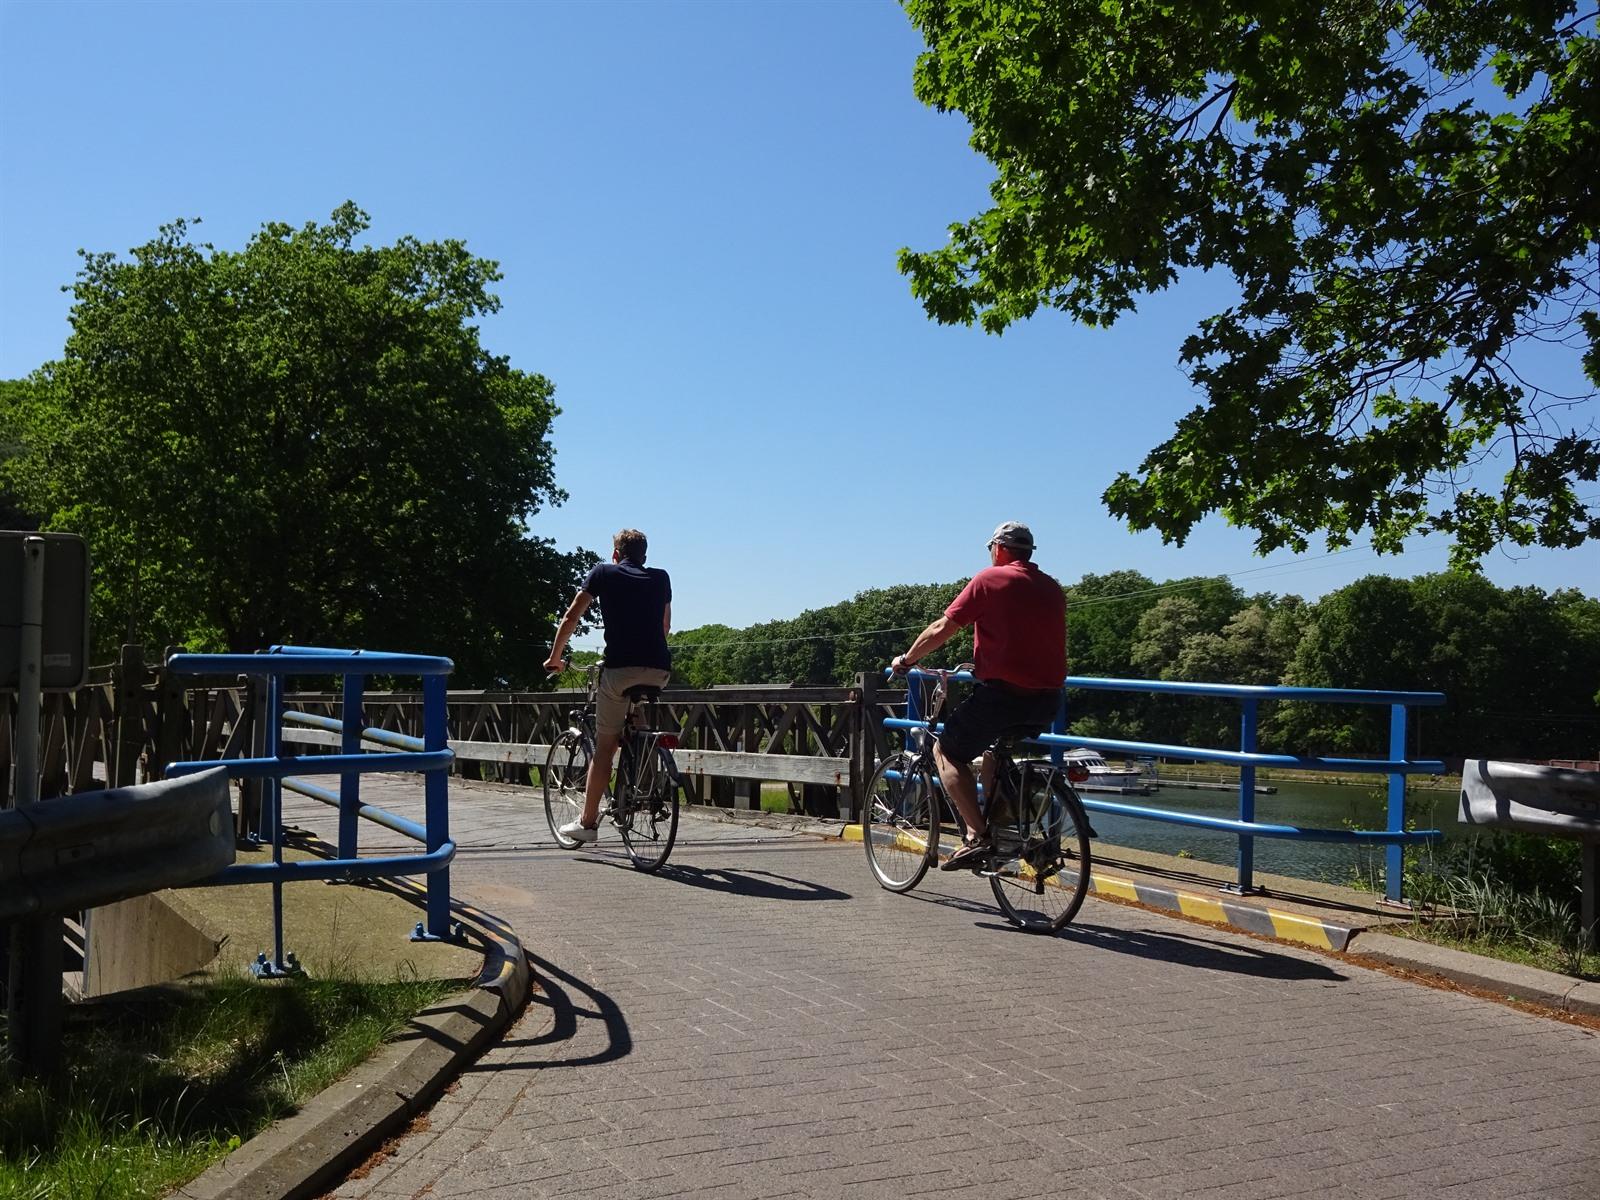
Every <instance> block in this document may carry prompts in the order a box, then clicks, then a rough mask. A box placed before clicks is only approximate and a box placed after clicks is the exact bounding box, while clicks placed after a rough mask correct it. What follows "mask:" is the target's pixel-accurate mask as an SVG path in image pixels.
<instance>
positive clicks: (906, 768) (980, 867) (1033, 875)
mask: <svg viewBox="0 0 1600 1200" xmlns="http://www.w3.org/2000/svg"><path fill="white" fill-rule="evenodd" d="M970 670H972V664H971V663H963V664H962V665H961V666H959V667H957V668H956V669H955V670H954V671H941V670H933V669H929V668H926V667H919V668H917V669H916V672H915V674H918V675H921V676H923V677H925V678H931V679H933V680H934V681H935V682H934V687H933V694H932V697H931V699H930V701H929V704H928V708H927V711H928V713H929V714H930V716H929V720H928V727H927V728H926V729H913V730H911V731H910V733H909V740H910V741H911V742H912V743H913V744H914V745H915V746H916V750H915V752H912V751H910V750H901V751H898V752H897V753H895V754H891V755H890V756H889V757H888V758H886V759H884V761H883V762H882V763H880V764H879V765H878V769H877V770H876V771H875V772H874V773H873V776H872V780H871V782H870V783H869V784H868V785H867V794H866V796H865V797H864V798H863V801H862V806H861V840H862V842H863V843H864V844H865V846H866V852H867V864H868V866H869V867H870V868H871V870H872V874H873V876H874V877H875V878H876V879H877V881H878V882H879V884H881V885H882V886H883V887H885V888H887V889H888V890H889V891H891V892H909V891H910V890H911V889H912V888H914V887H916V886H917V884H918V883H920V882H921V881H922V877H923V876H924V875H925V874H927V871H928V868H929V867H930V866H932V865H933V864H934V863H935V862H937V861H938V859H939V834H940V831H941V829H942V828H943V827H944V825H945V824H953V825H954V827H955V830H956V832H957V834H958V836H962V837H964V836H965V834H966V826H965V823H964V822H963V821H962V820H961V815H960V814H959V813H958V812H956V811H955V806H954V805H953V804H952V803H951V802H950V798H949V797H948V796H945V795H944V790H943V788H942V786H941V785H940V783H939V771H938V768H937V766H936V765H935V763H934V757H933V747H934V743H935V741H936V740H937V738H938V736H939V735H938V732H937V731H938V728H939V726H940V724H941V723H942V722H943V719H944V712H945V706H946V703H947V701H948V699H949V694H950V681H951V678H952V677H953V676H955V675H957V674H960V673H962V672H966V671H970ZM909 686H912V687H915V686H917V683H916V681H915V679H913V680H912V681H910V683H909ZM1042 730H1043V727H1042V726H1037V725H1034V726H1017V727H1014V728H1012V729H1008V730H1005V731H1003V732H1002V733H1001V735H1000V737H999V738H998V739H997V740H996V742H995V745H994V746H993V747H992V749H991V753H992V754H993V756H994V760H993V761H994V777H993V785H994V786H993V792H994V794H993V795H992V796H984V797H982V799H981V801H980V802H981V803H983V804H984V805H985V814H984V815H985V818H986V820H987V823H988V826H989V831H990V833H991V835H992V837H993V841H994V849H993V850H991V851H990V852H989V853H988V854H987V855H985V856H984V857H983V858H982V859H979V860H977V861H976V862H975V863H974V865H973V868H972V870H973V873H974V874H977V875H982V876H985V877H986V878H987V879H988V880H989V884H990V886H991V887H992V888H993V889H994V898H995V902H996V903H997V904H999V906H1000V911H1001V912H1002V913H1004V914H1005V916H1006V919H1007V920H1009V921H1010V922H1011V923H1012V924H1013V925H1015V926H1017V927H1018V928H1020V929H1025V930H1028V931H1030V932H1035V933H1055V932H1057V931H1058V930H1060V929H1061V928H1062V927H1063V926H1064V925H1066V924H1067V922H1068V921H1070V920H1072V918H1073V917H1074V916H1076V915H1077V913H1078V909H1079V908H1080V907H1081V906H1082V904H1083V897H1084V894H1085V893H1086V892H1087V891H1088V888H1089V861H1090V856H1089V837H1090V827H1089V818H1088V815H1087V814H1086V813H1085V812H1084V808H1083V802H1082V801H1081V800H1079V799H1078V794H1077V792H1076V791H1075V790H1074V789H1073V787H1072V778H1071V772H1070V770H1069V769H1068V770H1064V769H1062V768H1060V767H1057V766H1056V765H1055V764H1054V763H1052V762H1050V761H1049V760H1048V759H1044V760H1039V759H1023V760H1021V761H1019V760H1017V759H1016V758H1014V757H1013V755H1012V753H1011V751H1012V743H1014V742H1016V741H1021V740H1025V739H1027V738H1032V737H1037V736H1038V735H1039V734H1040V733H1041V732H1042ZM1087 776H1088V772H1087V771H1086V770H1085V771H1083V773H1082V776H1081V777H1080V778H1079V779H1078V782H1082V780H1083V779H1084V778H1087ZM941 808H943V810H944V811H945V813H947V814H948V815H949V817H950V818H951V820H950V821H941V817H940V809H941Z"/></svg>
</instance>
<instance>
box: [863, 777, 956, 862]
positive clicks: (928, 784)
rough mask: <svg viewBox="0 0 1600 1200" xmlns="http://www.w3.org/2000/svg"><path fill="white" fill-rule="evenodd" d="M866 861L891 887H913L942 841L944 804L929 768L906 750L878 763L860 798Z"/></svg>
mask: <svg viewBox="0 0 1600 1200" xmlns="http://www.w3.org/2000/svg"><path fill="white" fill-rule="evenodd" d="M861 841H862V843H863V844H864V845H865V846H866V848H867V866H869V867H870V868H871V869H872V874H873V876H874V877H875V878H876V879H877V881H878V882H879V883H880V884H882V885H883V886H884V887H886V888H888V889H889V890H890V891H891V892H909V891H910V890H911V889H912V888H914V887H916V886H917V884H918V883H920V882H921V881H922V877H923V876H924V875H925V874H927V871H928V863H929V861H930V859H931V857H932V855H934V854H937V853H938V850H937V847H938V845H939V805H938V801H937V799H936V798H935V797H934V793H933V781H932V780H931V779H929V778H928V774H927V770H926V768H925V767H923V766H922V765H921V764H919V763H918V762H917V760H916V759H914V758H913V757H912V756H911V755H909V754H907V753H906V752H905V751H903V750H902V751H901V752H900V753H898V754H891V755H890V756H889V757H888V758H886V759H884V760H883V762H881V763H879V764H878V769H877V771H876V772H874V773H873V776H872V782H871V783H869V784H868V785H867V794H866V796H865V797H863V799H862V803H861Z"/></svg>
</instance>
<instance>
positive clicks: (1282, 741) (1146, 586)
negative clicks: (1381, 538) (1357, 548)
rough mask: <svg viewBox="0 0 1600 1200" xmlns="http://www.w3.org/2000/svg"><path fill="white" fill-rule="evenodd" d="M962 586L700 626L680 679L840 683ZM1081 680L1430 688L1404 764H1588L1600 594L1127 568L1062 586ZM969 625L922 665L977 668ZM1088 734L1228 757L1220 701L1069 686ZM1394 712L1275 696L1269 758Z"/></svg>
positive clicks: (1228, 709) (1366, 744)
mask: <svg viewBox="0 0 1600 1200" xmlns="http://www.w3.org/2000/svg"><path fill="white" fill-rule="evenodd" d="M964 582H965V581H958V582H956V583H950V584H925V585H904V586H898V587H891V588H876V589H872V590H870V591H865V592H862V593H861V594H860V595H858V596H856V597H855V598H854V599H851V600H846V601H843V602H841V603H839V604H834V605H831V606H829V607H827V608H819V609H812V610H809V611H807V612H803V613H801V614H800V615H799V616H797V617H794V618H792V619H789V620H779V621H767V622H764V623H762V624H759V625H751V626H749V627H747V628H744V629H733V628H730V627H728V626H726V625H705V626H701V627H700V628H697V629H688V630H684V631H683V632H681V633H678V634H675V635H674V636H673V638H672V644H673V653H674V674H675V678H676V680H677V681H678V682H679V683H682V684H684V685H688V686H692V687H708V686H712V685H715V684H724V683H802V684H829V683H834V684H843V683H849V682H851V681H853V680H854V679H855V677H856V675H857V674H858V673H860V672H863V671H879V670H882V668H883V667H884V666H885V664H887V663H888V661H889V660H890V658H892V657H893V656H894V655H895V654H897V653H900V652H901V651H903V650H904V649H905V648H906V646H908V645H909V644H910V642H911V639H912V637H913V636H914V635H915V634H916V633H917V631H919V630H920V629H922V627H923V626H924V625H926V624H927V623H928V622H929V621H930V620H932V619H933V618H934V617H936V616H938V615H939V614H940V613H942V612H943V611H944V608H945V606H946V605H947V604H949V602H950V601H951V599H952V598H953V597H954V596H955V594H956V593H957V592H958V591H959V590H960V588H961V587H962V584H963V583H964ZM1065 591H1066V595H1067V650H1068V656H1069V663H1070V665H1069V670H1070V671H1071V673H1072V674H1074V675H1095V676H1109V677H1120V678H1136V679H1170V680H1193V681H1200V682H1219V683H1252V684H1280V683H1281V684H1291V685H1296V686H1301V687H1338V688H1384V689H1397V690H1405V691H1439V692H1443V693H1445V695H1446V696H1447V698H1448V704H1447V705H1446V706H1445V707H1444V708H1439V709H1423V710H1417V711H1418V712H1420V714H1421V715H1420V718H1419V719H1416V720H1414V721H1413V723H1412V730H1413V734H1412V738H1413V745H1412V746H1411V747H1410V748H1409V749H1410V751H1411V753H1412V754H1413V755H1426V756H1429V757H1445V758H1457V757H1474V758H1475V757H1514V758H1589V757H1594V756H1595V755H1596V753H1597V752H1600V692H1597V688H1600V600H1595V599H1593V598H1591V597H1588V596H1585V595H1584V594H1583V593H1581V592H1579V591H1577V590H1576V589H1562V590H1560V591H1556V592H1553V593H1551V592H1546V591H1544V590H1542V589H1540V588H1534V587H1519V588H1500V587H1496V586H1495V585H1494V584H1492V583H1489V582H1488V581H1486V580H1484V579H1482V578H1478V577H1475V576H1470V575H1465V574H1451V573H1447V574H1439V575H1423V576H1419V577H1418V578H1416V579H1409V580H1408V579H1394V578H1389V577H1387V576H1381V575H1371V576H1368V577H1367V578H1365V579H1360V580H1357V581H1356V582H1355V583H1352V584H1350V585H1349V586H1348V587H1344V588H1341V589H1339V590H1338V591H1336V592H1331V593H1329V594H1328V595H1326V596H1324V597H1323V598H1322V599H1321V600H1318V601H1316V602H1315V603H1307V602H1306V601H1304V600H1302V599H1301V598H1300V597H1298V596H1277V595H1273V594H1271V593H1259V594H1255V595H1246V594H1245V593H1244V592H1243V591H1242V590H1241V589H1240V588H1238V587H1236V586H1234V585H1233V584H1232V583H1230V582H1229V581H1228V580H1227V579H1226V578H1220V577H1218V578H1207V577H1197V578H1190V579H1177V580H1171V581H1168V582H1166V583H1157V582H1156V581H1154V580H1152V579H1149V578H1148V577H1146V576H1144V575H1141V574H1140V573H1139V572H1137V571H1115V572H1112V573H1110V574H1107V575H1086V576H1084V577H1083V578H1082V579H1081V580H1079V581H1078V582H1077V583H1076V584H1074V585H1072V586H1070V587H1067V588H1066V589H1065ZM971 651H972V639H971V634H970V631H969V632H967V633H964V634H963V635H962V636H961V637H959V638H958V639H956V640H955V641H954V642H952V643H951V644H950V645H949V646H947V647H946V648H945V649H944V650H943V651H941V652H940V653H939V654H938V655H936V656H934V658H933V659H931V660H930V662H933V663H935V664H940V665H953V664H955V663H957V662H960V661H963V660H965V659H967V658H970V656H971ZM1068 704H1069V712H1070V714H1071V716H1072V718H1073V726H1072V727H1073V729H1074V731H1076V732H1078V733H1082V734H1084V735H1086V736H1096V735H1098V736H1106V737H1124V738H1133V739H1137V740H1141V741H1153V742H1172V743H1181V744H1185V745H1198V746H1217V747H1229V746H1236V745H1237V744H1238V737H1239V730H1238V726H1239V709H1238V705H1237V704H1233V703H1230V702H1225V701H1210V700H1184V699H1175V698H1170V697H1155V696H1141V695H1136V694H1133V693H1126V694H1124V693H1108V692H1084V691H1078V692H1074V693H1072V694H1070V695H1069V697H1068ZM1388 721H1389V714H1388V710H1387V709H1386V708H1382V707H1369V706H1352V705H1326V704H1317V705H1310V704H1298V703H1274V704H1268V705H1264V706H1263V707H1262V712H1261V745H1262V748H1263V749H1282V750H1294V751H1300V752H1305V753H1338V752H1350V753H1353V754H1357V755H1363V756H1371V755H1376V754H1380V753H1383V752H1384V751H1386V750H1387V747H1388Z"/></svg>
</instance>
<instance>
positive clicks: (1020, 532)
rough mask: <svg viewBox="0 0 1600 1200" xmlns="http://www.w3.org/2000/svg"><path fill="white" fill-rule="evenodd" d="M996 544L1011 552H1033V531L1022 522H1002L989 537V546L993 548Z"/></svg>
mask: <svg viewBox="0 0 1600 1200" xmlns="http://www.w3.org/2000/svg"><path fill="white" fill-rule="evenodd" d="M996 542H998V543H1000V545H1002V546H1005V547H1007V548H1008V549H1011V550H1032V549H1033V530H1031V529H1029V528H1028V527H1027V526H1026V525H1024V524H1022V522H1020V521H1002V522H1000V524H998V525H996V526H995V527H994V532H993V533H992V534H990V535H989V544H990V545H991V546H992V545H994V544H995V543H996Z"/></svg>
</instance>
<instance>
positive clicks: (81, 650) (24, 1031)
mask: <svg viewBox="0 0 1600 1200" xmlns="http://www.w3.org/2000/svg"><path fill="white" fill-rule="evenodd" d="M51 568H56V570H54V572H52V570H51ZM47 580H53V581H54V586H53V587H48V588H47ZM47 594H48V596H49V600H50V603H49V604H48V605H47V604H46V597H47ZM46 613H49V620H48V625H47V623H46ZM8 626H9V627H10V628H7V627H8ZM13 629H14V630H15V634H14V635H13V633H12V630H13ZM88 645H89V558H88V553H87V551H86V550H85V548H84V544H83V539H82V538H79V537H77V536H75V535H72V534H28V533H12V532H5V533H0V691H15V692H16V693H17V727H16V736H15V738H14V743H15V746H16V758H15V763H16V770H15V783H14V788H13V792H12V794H13V795H14V796H15V797H16V807H17V808H19V809H20V808H27V807H30V806H31V805H33V804H36V803H37V802H38V799H39V701H40V699H41V697H42V695H43V692H44V690H45V689H46V688H47V687H48V688H50V689H51V690H65V689H70V688H76V687H80V686H82V684H83V681H84V679H85V677H86V675H87V672H88ZM14 882H15V881H6V880H0V886H8V885H9V884H10V883H14ZM62 934H63V930H62V924H61V918H60V917H59V916H54V917H26V918H23V919H21V920H18V921H15V922H13V923H12V927H11V939H10V943H11V945H10V955H9V962H8V964H7V966H8V972H7V981H6V984H7V986H6V1003H7V1007H8V1008H9V1010H10V1011H9V1021H8V1027H9V1029H10V1034H11V1036H10V1055H11V1058H12V1059H13V1061H15V1062H17V1063H19V1064H20V1065H21V1066H22V1067H23V1068H24V1069H25V1070H28V1071H31V1072H34V1073H42V1072H45V1071H48V1070H50V1069H51V1068H52V1067H53V1065H54V1063H55V1059H56V1055H57V1052H58V1050H59V1047H60V1042H61V964H62V953H61V943H62Z"/></svg>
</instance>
